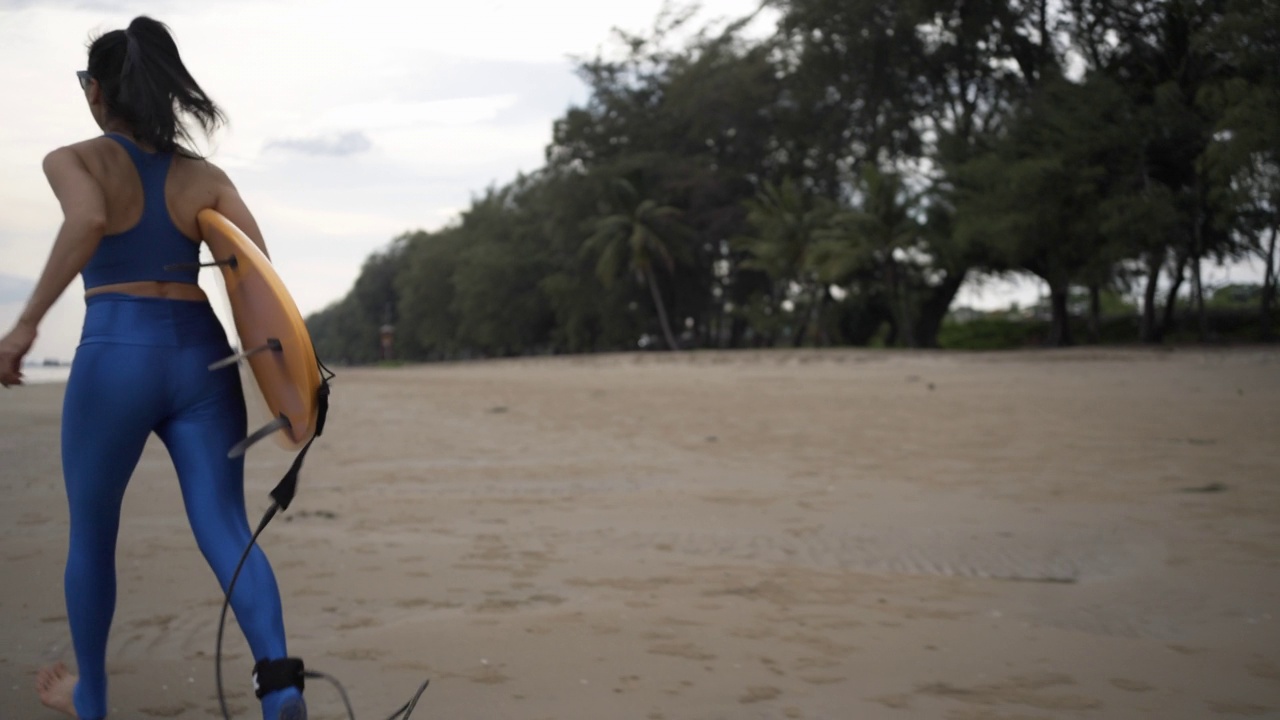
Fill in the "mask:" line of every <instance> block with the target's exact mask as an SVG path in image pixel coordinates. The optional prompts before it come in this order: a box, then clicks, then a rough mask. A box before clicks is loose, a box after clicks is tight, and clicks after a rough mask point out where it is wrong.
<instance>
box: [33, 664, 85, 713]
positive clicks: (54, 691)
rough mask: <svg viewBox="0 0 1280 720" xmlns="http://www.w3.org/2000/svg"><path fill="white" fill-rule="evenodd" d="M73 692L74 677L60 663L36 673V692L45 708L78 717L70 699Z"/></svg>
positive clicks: (74, 686)
mask: <svg viewBox="0 0 1280 720" xmlns="http://www.w3.org/2000/svg"><path fill="white" fill-rule="evenodd" d="M75 690H76V676H75V675H72V674H71V671H70V670H68V669H67V666H66V665H63V664H62V663H57V664H56V665H49V666H48V667H42V668H40V671H39V672H37V673H36V692H38V693H40V702H42V703H44V705H45V707H47V708H52V709H54V710H57V711H58V712H60V713H63V714H64V715H68V716H70V717H79V716H78V715H76V705H75V701H74V700H73V699H72V695H73V693H75Z"/></svg>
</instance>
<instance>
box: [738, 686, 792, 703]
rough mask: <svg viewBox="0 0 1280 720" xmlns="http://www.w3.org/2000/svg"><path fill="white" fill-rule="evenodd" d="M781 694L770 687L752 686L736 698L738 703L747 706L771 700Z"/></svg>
mask: <svg viewBox="0 0 1280 720" xmlns="http://www.w3.org/2000/svg"><path fill="white" fill-rule="evenodd" d="M781 694H782V691H781V690H779V689H778V688H776V687H773V686H771V685H752V686H751V687H748V688H747V691H746V692H745V693H743V694H742V695H741V696H739V697H738V702H740V703H742V704H744V705H749V704H751V703H758V702H764V701H766V700H772V699H774V698H776V697H778V696H779V695H781Z"/></svg>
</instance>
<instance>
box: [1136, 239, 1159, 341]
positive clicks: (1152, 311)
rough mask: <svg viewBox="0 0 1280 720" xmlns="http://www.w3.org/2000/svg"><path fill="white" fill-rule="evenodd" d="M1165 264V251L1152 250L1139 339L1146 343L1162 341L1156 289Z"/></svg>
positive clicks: (1148, 257)
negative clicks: (1157, 313) (1157, 324)
mask: <svg viewBox="0 0 1280 720" xmlns="http://www.w3.org/2000/svg"><path fill="white" fill-rule="evenodd" d="M1163 265H1164V252H1163V251H1161V252H1160V253H1159V254H1157V253H1156V252H1154V251H1152V252H1151V253H1150V254H1149V255H1147V285H1146V287H1145V288H1143V291H1142V327H1141V330H1140V331H1139V339H1140V340H1141V341H1142V342H1144V343H1150V344H1155V343H1158V342H1160V339H1161V338H1160V328H1159V327H1157V326H1156V289H1157V287H1158V286H1159V283H1160V272H1161V270H1162V268H1163Z"/></svg>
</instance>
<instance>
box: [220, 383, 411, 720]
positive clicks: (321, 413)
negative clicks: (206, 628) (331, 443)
mask: <svg viewBox="0 0 1280 720" xmlns="http://www.w3.org/2000/svg"><path fill="white" fill-rule="evenodd" d="M316 362H317V364H318V365H319V366H320V370H321V375H320V388H319V390H317V393H316V395H317V398H316V399H317V400H318V406H319V409H318V412H317V414H316V431H315V434H314V435H313V436H312V437H311V439H310V440H308V441H307V444H306V445H305V446H303V448H302V450H301V451H299V452H298V456H297V457H296V458H294V460H293V465H291V466H290V467H289V471H288V472H287V473H285V476H284V477H283V478H282V479H281V480H280V483H279V484H278V485H276V487H275V489H274V490H272V491H271V499H272V502H271V507H269V508H267V512H266V513H264V514H263V516H262V521H261V522H259V523H258V528H257V529H256V530H254V531H253V536H252V537H250V538H249V544H248V545H247V546H245V549H244V552H243V553H242V554H241V555H240V562H238V563H236V570H235V572H234V573H232V575H231V582H229V583H227V591H226V593H224V594H223V598H222V612H221V613H220V614H219V616H218V640H217V646H216V649H215V652H214V676H215V679H216V681H217V686H218V706H219V707H220V708H221V709H222V717H223V720H231V712H230V711H229V710H228V709H227V699H226V695H225V693H224V692H223V689H222V636H223V633H224V631H225V630H226V625H227V610H228V608H230V607H231V593H232V592H234V591H235V588H236V580H238V579H239V578H240V571H241V570H243V569H244V564H245V562H246V561H247V560H248V559H249V553H251V552H253V546H254V545H256V544H258V536H259V535H261V534H262V531H263V530H266V529H267V524H268V523H270V522H271V519H272V518H274V517H275V516H276V513H278V512H280V511H281V510H287V509H288V508H289V503H291V502H293V496H294V493H295V492H296V491H297V489H298V472H299V471H300V470H301V469H302V461H303V459H305V458H306V456H307V451H308V450H310V449H311V443H313V442H315V439H316V438H317V437H320V434H321V433H323V432H324V423H325V419H326V418H327V417H328V414H329V381H330V380H332V379H333V377H334V374H333V371H332V370H330V369H329V368H327V367H325V364H324V363H323V362H320V361H319V359H317V361H316ZM281 419H282V420H283V421H284V423H285V424H286V425H287V424H288V420H287V419H286V418H284V417H283V416H281ZM259 439H260V438H259ZM248 444H252V442H250V443H248ZM248 444H246V443H241V445H239V446H237V447H236V448H234V449H233V450H232V453H234V454H240V453H243V452H244V450H245V449H246V448H247V447H248ZM287 664H288V665H289V669H288V670H284V671H283V672H284V673H285V674H286V675H287V674H289V673H290V672H293V673H296V672H299V671H301V675H302V677H295V679H296V681H297V683H296V687H298V688H299V689H301V687H302V678H304V677H306V678H315V679H317V680H324V681H326V682H329V683H331V684H332V685H333V686H334V687H335V688H337V689H338V695H340V696H341V697H342V704H343V705H344V706H345V707H346V709H347V718H348V719H349V720H356V714H355V711H353V710H352V709H351V699H350V698H348V697H347V691H346V690H345V689H344V688H343V687H342V683H340V682H338V680H337V678H335V677H333V676H332V675H327V674H325V673H322V672H317V671H315V670H305V671H303V670H302V663H301V661H298V660H292V661H288V663H287ZM275 672H276V673H277V677H278V673H279V672H281V671H280V670H278V669H277V670H275ZM256 675H257V669H256V668H255V681H256ZM430 682H431V681H430V680H424V681H423V683H422V684H421V685H419V686H418V691H417V692H416V693H414V695H413V698H411V699H410V700H409V702H407V703H405V704H404V705H401V706H400V709H398V710H396V711H395V712H393V713H391V715H390V716H388V717H387V720H409V714H410V713H412V712H413V710H414V708H416V707H417V706H418V699H419V698H421V697H422V693H424V692H426V690H427V685H428V684H430ZM255 684H256V682H255ZM291 684H293V683H292V682H290V681H289V680H285V684H284V685H282V686H281V687H288V686H289V685H291Z"/></svg>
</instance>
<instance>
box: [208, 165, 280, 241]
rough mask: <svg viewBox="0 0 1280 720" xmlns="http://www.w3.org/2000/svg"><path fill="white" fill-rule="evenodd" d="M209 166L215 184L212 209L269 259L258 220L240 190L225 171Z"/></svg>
mask: <svg viewBox="0 0 1280 720" xmlns="http://www.w3.org/2000/svg"><path fill="white" fill-rule="evenodd" d="M210 167H211V168H213V170H214V174H215V177H216V185H217V197H216V198H215V199H214V203H213V209H214V210H217V211H218V212H219V213H222V215H223V217H225V218H226V219H228V220H230V221H231V222H232V224H234V225H235V226H236V227H238V228H240V229H241V230H242V231H244V234H245V235H248V236H249V239H250V240H252V241H253V244H254V245H257V246H258V249H259V250H261V251H262V254H263V255H266V256H267V259H268V260H270V259H271V253H269V252H267V243H266V240H264V239H263V237H262V230H261V229H260V228H259V227H258V221H257V220H255V219H254V218H253V213H251V212H249V206H248V205H245V203H244V199H243V198H241V197H240V191H239V190H237V189H236V186H235V184H233V183H232V182H231V178H229V177H227V174H226V173H225V172H223V171H222V170H221V169H220V168H218V167H216V166H213V165H210Z"/></svg>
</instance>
